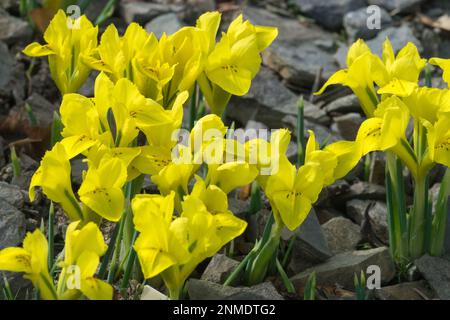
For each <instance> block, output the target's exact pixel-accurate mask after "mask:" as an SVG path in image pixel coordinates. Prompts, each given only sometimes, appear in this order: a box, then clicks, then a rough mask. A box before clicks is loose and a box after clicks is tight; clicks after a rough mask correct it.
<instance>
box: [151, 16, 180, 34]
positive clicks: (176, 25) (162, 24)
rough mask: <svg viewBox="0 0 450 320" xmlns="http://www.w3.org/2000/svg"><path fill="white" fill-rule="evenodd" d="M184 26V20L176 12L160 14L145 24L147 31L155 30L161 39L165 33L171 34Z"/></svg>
mask: <svg viewBox="0 0 450 320" xmlns="http://www.w3.org/2000/svg"><path fill="white" fill-rule="evenodd" d="M182 27H183V24H182V22H181V21H180V20H179V19H178V16H177V15H176V14H175V13H173V12H172V13H166V14H163V15H160V16H158V17H156V18H154V19H153V20H151V21H150V22H149V23H147V24H146V25H145V30H147V32H153V33H154V34H155V36H156V37H157V38H158V39H159V38H161V36H162V34H163V33H166V35H168V36H170V35H171V34H173V33H175V32H176V31H178V30H179V29H181V28H182Z"/></svg>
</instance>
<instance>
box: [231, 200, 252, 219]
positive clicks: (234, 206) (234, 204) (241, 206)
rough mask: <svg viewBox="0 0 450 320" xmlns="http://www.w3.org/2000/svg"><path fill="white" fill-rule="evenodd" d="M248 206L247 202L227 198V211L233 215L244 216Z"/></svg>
mask: <svg viewBox="0 0 450 320" xmlns="http://www.w3.org/2000/svg"><path fill="white" fill-rule="evenodd" d="M249 205H250V204H249V202H248V201H244V200H240V199H236V198H234V197H229V198H228V209H229V210H230V211H231V212H233V213H234V214H235V215H238V216H239V215H244V214H245V213H246V212H247V210H248V207H249Z"/></svg>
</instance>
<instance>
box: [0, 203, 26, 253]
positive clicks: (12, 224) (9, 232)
mask: <svg viewBox="0 0 450 320" xmlns="http://www.w3.org/2000/svg"><path fill="white" fill-rule="evenodd" d="M25 230H26V220H25V215H24V214H23V213H22V212H21V211H19V210H17V209H16V208H15V207H13V206H12V205H11V204H9V203H8V201H6V200H5V199H3V198H0V249H3V248H7V247H14V246H17V245H19V244H20V243H21V242H22V240H23V238H24V237H25Z"/></svg>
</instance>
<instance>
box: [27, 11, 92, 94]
mask: <svg viewBox="0 0 450 320" xmlns="http://www.w3.org/2000/svg"><path fill="white" fill-rule="evenodd" d="M97 33H98V28H97V27H94V26H93V25H92V23H91V22H90V21H89V20H88V19H87V18H86V16H82V17H80V18H79V19H77V20H72V19H71V18H69V17H67V16H66V14H65V13H64V11H63V10H59V11H58V13H57V14H56V15H55V16H54V18H53V20H52V21H51V22H50V25H49V26H48V28H47V30H46V31H45V34H44V40H45V41H46V42H47V44H45V45H40V44H39V43H37V42H33V43H32V44H30V45H29V46H27V47H26V48H25V50H24V51H23V52H24V53H25V54H26V55H28V56H31V57H42V56H49V57H48V62H49V66H50V72H51V74H52V78H53V80H54V81H55V83H56V85H57V87H58V89H59V91H61V94H66V93H72V92H76V91H78V89H79V88H80V87H81V86H82V85H83V84H84V82H85V81H86V79H87V77H88V76H89V73H90V68H89V67H88V66H86V65H85V64H84V63H83V62H82V61H81V59H80V56H81V55H84V54H90V52H92V51H93V50H94V49H95V48H96V47H97Z"/></svg>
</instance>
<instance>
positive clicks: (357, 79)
mask: <svg viewBox="0 0 450 320" xmlns="http://www.w3.org/2000/svg"><path fill="white" fill-rule="evenodd" d="M373 61H374V59H373V54H372V52H371V51H370V49H369V47H368V46H367V45H366V43H365V42H364V41H363V40H361V39H359V40H358V41H356V42H355V43H354V44H353V45H352V46H351V47H350V49H349V50H348V54H347V67H348V68H347V69H345V70H339V71H337V72H336V73H334V74H333V75H332V76H331V77H330V78H329V79H328V81H327V82H326V83H325V84H324V85H323V86H322V88H321V89H320V90H319V91H318V92H316V93H315V94H322V93H323V92H324V91H325V89H326V88H327V87H328V86H330V85H334V84H342V85H344V86H347V87H349V88H350V89H352V91H353V93H354V94H355V95H356V96H357V97H358V99H359V102H360V104H361V107H362V109H363V111H364V113H365V114H366V115H367V116H368V117H371V116H372V115H373V112H374V110H375V109H376V106H377V105H378V97H377V95H376V92H375V87H374V83H373V74H372V73H371V70H372V64H373Z"/></svg>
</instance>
